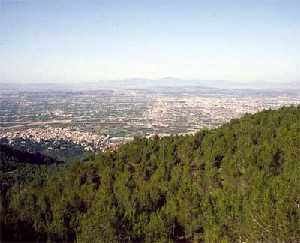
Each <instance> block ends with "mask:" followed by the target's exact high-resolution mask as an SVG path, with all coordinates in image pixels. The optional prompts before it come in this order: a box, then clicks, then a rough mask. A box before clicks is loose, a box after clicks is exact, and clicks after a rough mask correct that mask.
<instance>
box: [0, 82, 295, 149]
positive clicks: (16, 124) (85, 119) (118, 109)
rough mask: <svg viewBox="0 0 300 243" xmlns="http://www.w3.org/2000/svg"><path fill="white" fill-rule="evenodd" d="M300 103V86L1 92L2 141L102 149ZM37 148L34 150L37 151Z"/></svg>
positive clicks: (26, 145) (16, 144) (29, 145)
mask: <svg viewBox="0 0 300 243" xmlns="http://www.w3.org/2000/svg"><path fill="white" fill-rule="evenodd" d="M290 104H300V92H298V91H291V90H289V91H278V90H277V91H270V90H245V89H240V90H239V89H231V90H229V89H228V90H227V89H217V88H203V87H172V88H171V87H156V88H145V89H133V88H130V89H129V88H127V89H126V88H124V89H115V88H111V89H99V90H95V91H88V90H81V91H78V90H77V91H76V90H75V91H59V90H58V91H55V90H54V91H46V90H42V91H40V92H34V91H20V90H2V91H1V92H0V139H1V142H2V143H5V144H9V145H13V146H14V147H18V148H23V150H26V151H29V152H31V151H30V150H32V148H33V146H32V144H33V143H34V144H42V147H43V149H42V150H41V151H42V152H45V153H48V154H51V152H52V150H53V151H54V152H55V153H57V151H58V150H59V151H61V150H66V151H69V150H73V151H74V150H78V151H80V153H81V152H83V151H86V152H97V151H104V150H107V149H114V148H116V147H118V145H120V144H122V143H125V142H127V141H131V140H132V139H133V137H134V136H144V137H152V136H154V135H159V136H161V137H162V136H169V135H172V134H187V133H192V134H193V133H195V132H196V131H198V130H199V129H202V128H215V127H217V126H219V125H221V124H223V123H225V122H228V121H229V120H231V119H233V118H239V117H241V116H242V115H243V114H245V113H255V112H258V111H261V110H264V109H270V108H272V109H276V108H278V107H281V106H286V105H290ZM33 152H34V151H33Z"/></svg>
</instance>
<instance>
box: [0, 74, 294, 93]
mask: <svg viewBox="0 0 300 243" xmlns="http://www.w3.org/2000/svg"><path fill="white" fill-rule="evenodd" d="M192 86H197V87H206V88H208V87H209V88H220V89H260V90H262V89H267V90H270V89H271V90H300V81H298V82H297V81H294V82H286V83H283V82H282V83H280V82H271V81H255V82H245V81H241V82H238V81H225V80H196V79H180V78H176V77H164V78H160V79H145V78H131V79H123V80H100V81H95V82H55V81H54V82H48V83H42V82H41V83H37V82H32V83H25V82H24V83H23V82H20V83H1V82H0V90H1V91H2V92H5V91H65V90H67V91H78V90H79V91H83V90H95V89H115V88H118V89H119V88H124V89H127V88H139V89H143V88H155V87H192Z"/></svg>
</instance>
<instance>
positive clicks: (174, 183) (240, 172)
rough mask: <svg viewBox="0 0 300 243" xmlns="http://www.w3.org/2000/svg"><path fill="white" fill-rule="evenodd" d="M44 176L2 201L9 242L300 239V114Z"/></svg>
mask: <svg viewBox="0 0 300 243" xmlns="http://www.w3.org/2000/svg"><path fill="white" fill-rule="evenodd" d="M39 175H40V176H37V177H36V179H34V180H32V181H29V182H26V183H18V184H15V186H13V187H12V188H11V189H10V190H9V191H8V192H7V193H6V194H5V197H3V200H2V210H1V220H2V222H1V223H2V234H1V235H2V240H6V241H8V240H11V241H39V242H41V241H47V240H50V241H52V242H58V241H69V242H72V241H78V242H142V241H145V242H156V241H158V242H173V241H177V242H179V241H181V242H192V241H196V242H201V241H204V242H238V241H240V242H299V241H300V196H299V195H300V107H299V106H298V107H287V108H281V109H279V110H276V111H271V110H269V111H263V112H260V113H257V114H254V115H245V116H244V117H243V118H241V119H239V120H236V119H235V120H232V121H231V122H230V123H228V124H225V125H223V126H222V127H220V128H217V129H214V130H203V131H200V132H198V133H197V134H196V135H193V136H192V135H187V136H173V137H165V138H158V137H155V138H153V139H144V138H136V139H135V140H134V141H133V142H132V143H129V144H126V145H123V146H121V147H120V148H119V149H118V151H116V152H107V153H102V154H99V155H98V156H96V158H95V160H93V161H88V162H86V163H79V162H74V163H73V164H71V165H68V166H67V167H64V168H57V169H55V170H51V171H50V170H49V171H46V172H45V171H43V172H42V173H40V174H39Z"/></svg>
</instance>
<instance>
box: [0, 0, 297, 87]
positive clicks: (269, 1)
mask: <svg viewBox="0 0 300 243" xmlns="http://www.w3.org/2000/svg"><path fill="white" fill-rule="evenodd" d="M299 13H300V1H299V0H235V1H233V0H219V1H217V0H215V1H214V0H205V1H204V0H195V1H194V0H191V1H189V0H186V1H182V0H181V1H176V0H172V1H167V0H160V1H155V0H151V1H150V0H148V1H144V0H139V1H134V0H130V1H125V0H123V1H118V0H107V1H100V0H99V1H98V0H85V1H81V0H76V1H75V0H73V1H71V0H49V1H48V0H0V82H66V83H67V82H91V81H98V80H115V79H128V78H149V79H158V78H162V77H168V76H172V77H177V78H181V79H197V80H232V81H240V82H260V81H268V82H300V15H299Z"/></svg>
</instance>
